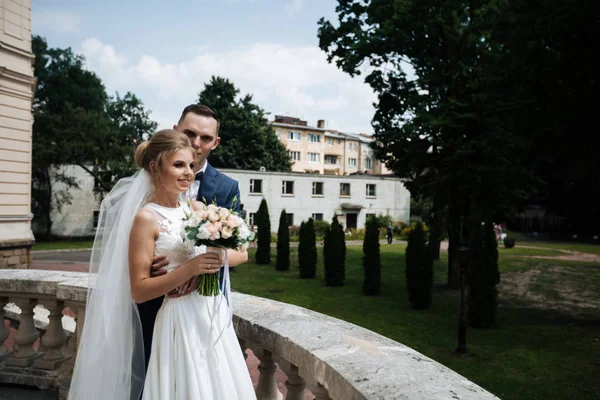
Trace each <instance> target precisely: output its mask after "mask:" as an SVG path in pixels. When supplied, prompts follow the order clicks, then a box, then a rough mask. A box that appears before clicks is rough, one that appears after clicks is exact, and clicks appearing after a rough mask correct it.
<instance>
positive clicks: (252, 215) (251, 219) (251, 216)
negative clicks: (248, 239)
mask: <svg viewBox="0 0 600 400" xmlns="http://www.w3.org/2000/svg"><path fill="white" fill-rule="evenodd" d="M254 225H256V213H250V214H248V226H254Z"/></svg>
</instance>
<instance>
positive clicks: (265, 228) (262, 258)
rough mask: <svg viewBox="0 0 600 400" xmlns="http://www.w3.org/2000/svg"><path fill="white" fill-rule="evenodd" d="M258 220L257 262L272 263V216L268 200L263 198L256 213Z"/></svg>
mask: <svg viewBox="0 0 600 400" xmlns="http://www.w3.org/2000/svg"><path fill="white" fill-rule="evenodd" d="M256 214H257V215H256V219H257V220H258V221H257V223H256V226H257V228H258V232H257V234H256V263H257V264H270V263H271V218H270V217H269V207H268V206H267V201H266V200H265V199H262V201H261V202H260V206H259V207H258V212H257V213H256Z"/></svg>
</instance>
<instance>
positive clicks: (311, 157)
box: [308, 153, 321, 163]
mask: <svg viewBox="0 0 600 400" xmlns="http://www.w3.org/2000/svg"><path fill="white" fill-rule="evenodd" d="M308 162H309V163H317V162H321V155H320V154H319V153H308Z"/></svg>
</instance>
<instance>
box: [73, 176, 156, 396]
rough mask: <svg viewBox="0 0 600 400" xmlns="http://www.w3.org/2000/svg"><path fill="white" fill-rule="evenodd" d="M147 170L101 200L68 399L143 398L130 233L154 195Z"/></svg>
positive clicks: (127, 180)
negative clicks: (130, 270)
mask: <svg viewBox="0 0 600 400" xmlns="http://www.w3.org/2000/svg"><path fill="white" fill-rule="evenodd" d="M151 187H152V186H151V180H150V174H149V173H148V172H146V171H144V170H141V171H139V172H137V173H136V174H135V175H133V176H131V177H128V178H124V179H121V180H120V181H119V182H118V183H117V184H116V185H115V187H114V188H113V190H111V192H110V193H109V194H108V196H107V197H106V198H105V199H104V200H103V201H102V205H101V207H100V215H99V220H98V229H97V231H96V238H95V240H94V248H93V250H92V257H91V260H90V286H89V287H90V289H89V290H88V297H87V306H86V316H85V324H84V327H83V333H82V335H81V342H80V343H79V344H78V345H79V350H78V352H77V361H76V364H75V369H74V371H73V377H72V379H71V388H70V391H69V399H74V400H95V399H98V400H104V399H116V400H121V399H123V400H125V399H133V400H138V399H139V398H140V394H141V392H142V389H143V387H144V377H145V367H144V344H143V338H142V327H141V323H140V317H139V314H138V311H137V306H136V304H135V302H134V301H133V299H132V298H131V286H130V282H129V260H128V259H129V249H128V248H129V233H130V231H131V227H132V225H133V219H134V217H135V215H136V214H137V212H138V211H139V210H140V208H141V207H142V206H143V205H144V204H145V203H146V201H147V200H148V197H149V195H150V193H151Z"/></svg>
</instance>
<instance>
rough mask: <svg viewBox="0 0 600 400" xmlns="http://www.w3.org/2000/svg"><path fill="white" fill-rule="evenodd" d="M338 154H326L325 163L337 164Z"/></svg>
mask: <svg viewBox="0 0 600 400" xmlns="http://www.w3.org/2000/svg"><path fill="white" fill-rule="evenodd" d="M337 159H338V158H337V156H325V164H337Z"/></svg>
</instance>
